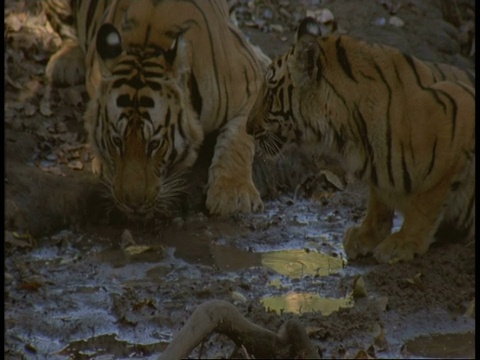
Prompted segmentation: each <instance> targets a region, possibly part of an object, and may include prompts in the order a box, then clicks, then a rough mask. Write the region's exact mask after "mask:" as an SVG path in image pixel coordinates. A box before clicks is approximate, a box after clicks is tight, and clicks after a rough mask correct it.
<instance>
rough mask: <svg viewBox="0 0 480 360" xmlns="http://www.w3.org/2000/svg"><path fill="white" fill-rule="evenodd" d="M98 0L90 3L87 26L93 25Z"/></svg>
mask: <svg viewBox="0 0 480 360" xmlns="http://www.w3.org/2000/svg"><path fill="white" fill-rule="evenodd" d="M97 2H98V0H92V1H91V2H90V4H89V5H88V10H87V20H86V22H85V26H87V27H90V26H92V25H93V24H92V20H93V15H95V10H96V9H97ZM87 33H88V30H87Z"/></svg>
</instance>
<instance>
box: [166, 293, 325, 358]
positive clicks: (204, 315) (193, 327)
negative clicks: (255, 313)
mask: <svg viewBox="0 0 480 360" xmlns="http://www.w3.org/2000/svg"><path fill="white" fill-rule="evenodd" d="M212 332H217V333H220V334H223V335H226V336H228V337H229V338H230V339H231V340H232V341H233V342H234V343H235V344H236V345H237V346H238V347H241V346H242V345H243V346H244V347H245V349H246V350H247V352H248V353H249V354H251V355H253V356H254V357H255V358H256V359H258V358H277V359H279V358H302V359H305V358H310V359H319V358H320V357H319V355H318V352H317V351H316V350H315V348H314V346H313V345H312V343H311V342H310V340H309V338H308V335H307V333H306V332H305V329H304V328H303V326H302V325H301V324H300V323H299V322H297V321H295V320H289V321H287V322H285V323H284V324H283V325H282V327H281V328H280V330H279V331H278V333H277V334H275V333H273V332H272V331H270V330H267V329H264V328H262V327H260V326H258V325H256V324H254V323H252V322H250V321H249V320H247V319H245V318H244V317H243V315H242V314H240V312H239V311H238V310H237V309H236V308H235V306H233V305H232V304H230V303H228V302H226V301H221V300H213V301H209V302H206V303H204V304H202V305H200V306H199V307H198V308H197V309H196V310H195V311H194V312H193V314H192V316H191V317H190V318H189V319H188V321H187V323H186V324H185V325H184V326H183V328H182V329H181V330H180V331H179V332H178V334H177V335H176V336H175V338H174V339H173V340H172V342H171V343H170V344H169V345H168V347H167V348H166V349H165V351H164V352H163V353H162V355H161V356H160V360H167V359H168V360H174V359H181V358H184V357H187V356H188V355H189V354H190V353H191V352H192V350H193V349H194V348H195V347H196V346H197V345H198V344H200V343H201V342H202V341H204V340H205V338H207V337H208V336H209V335H210V334H211V333H212Z"/></svg>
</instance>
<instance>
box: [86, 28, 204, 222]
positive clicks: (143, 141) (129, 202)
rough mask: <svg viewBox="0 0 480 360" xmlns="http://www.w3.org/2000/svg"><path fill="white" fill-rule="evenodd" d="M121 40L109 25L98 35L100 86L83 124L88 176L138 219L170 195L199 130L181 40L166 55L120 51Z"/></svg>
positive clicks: (191, 155)
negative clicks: (92, 158) (90, 160)
mask: <svg viewBox="0 0 480 360" xmlns="http://www.w3.org/2000/svg"><path fill="white" fill-rule="evenodd" d="M121 41H122V40H121V36H120V34H119V32H118V31H117V30H116V28H115V27H114V26H112V25H110V24H105V25H102V27H101V28H100V29H99V31H98V34H97V37H96V48H97V51H98V66H99V68H100V73H101V80H100V82H99V86H98V88H92V89H91V90H90V93H94V92H95V93H96V94H95V95H94V96H93V99H96V101H90V102H89V105H88V108H87V111H86V115H85V118H86V124H87V127H88V128H87V130H88V132H89V134H90V137H91V139H90V144H92V145H93V150H94V153H95V154H97V156H98V159H96V161H97V164H99V167H100V168H99V167H97V168H96V169H95V168H94V170H95V171H97V172H98V173H99V174H101V175H102V176H103V177H104V179H105V180H106V182H107V184H109V185H110V188H111V191H112V192H113V194H112V195H113V198H114V199H115V200H116V203H117V205H118V207H119V208H120V209H121V210H123V211H125V212H126V213H129V214H137V215H145V214H151V213H152V212H153V210H155V208H156V207H157V206H162V207H166V206H169V205H171V204H170V202H169V200H172V199H173V198H174V197H175V196H176V195H178V193H177V191H180V190H181V189H182V187H181V186H180V185H181V178H180V177H179V175H180V174H182V170H184V169H187V168H188V167H190V166H191V165H192V164H193V163H194V162H195V160H196V157H197V151H198V148H199V147H200V145H201V144H202V141H203V131H202V127H201V125H200V121H199V119H198V114H197V113H196V112H195V110H194V108H193V106H192V104H191V101H190V86H189V81H190V77H189V73H188V71H187V70H186V68H185V67H184V66H183V64H182V61H184V60H183V59H184V58H185V56H186V54H185V44H184V41H183V39H182V38H181V36H180V37H178V38H177V39H176V40H175V42H174V44H173V46H172V48H171V49H168V50H167V51H164V50H162V49H161V48H155V47H152V48H148V47H146V48H131V49H128V50H124V49H123V48H122V43H121ZM174 63H175V64H174ZM99 160H100V161H99Z"/></svg>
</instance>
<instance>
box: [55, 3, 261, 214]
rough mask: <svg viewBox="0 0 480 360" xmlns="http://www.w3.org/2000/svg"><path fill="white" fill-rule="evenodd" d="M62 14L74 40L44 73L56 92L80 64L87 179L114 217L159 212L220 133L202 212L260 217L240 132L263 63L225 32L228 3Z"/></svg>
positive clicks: (113, 6)
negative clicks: (206, 141)
mask: <svg viewBox="0 0 480 360" xmlns="http://www.w3.org/2000/svg"><path fill="white" fill-rule="evenodd" d="M58 1H59V0H50V3H52V2H53V3H55V2H58ZM69 5H70V7H71V10H72V12H73V15H74V18H75V20H76V30H77V35H78V40H74V41H70V42H69V43H68V44H67V46H66V47H65V48H63V49H61V50H60V51H59V53H58V54H56V55H54V57H53V61H50V63H49V64H48V66H47V69H48V71H47V73H48V74H49V75H50V76H51V77H52V78H53V79H54V80H56V81H57V82H62V76H63V77H67V75H64V74H68V73H69V72H71V68H73V66H72V63H73V60H74V59H75V56H76V55H75V54H78V53H80V54H82V53H83V54H84V56H85V64H86V66H85V69H86V85H87V91H88V94H89V96H90V101H89V104H88V108H87V111H86V114H85V120H86V128H87V130H88V133H89V139H90V143H91V145H92V148H93V150H94V154H95V156H96V159H95V163H94V171H96V172H97V173H101V174H102V176H103V178H105V179H106V181H107V183H108V184H109V185H110V188H111V192H112V194H113V197H114V199H115V200H116V203H117V205H118V206H119V208H120V209H122V210H123V211H125V212H126V213H128V214H136V215H145V214H148V213H151V212H152V210H154V209H155V208H157V207H161V206H162V200H165V199H166V198H168V197H170V196H171V195H172V194H173V193H174V190H175V188H176V186H175V184H177V182H176V180H178V174H180V173H181V172H182V171H184V170H185V169H187V168H189V167H190V166H191V165H192V164H193V163H194V162H195V160H196V158H197V151H198V149H199V147H200V145H201V144H202V141H203V138H204V135H205V134H208V133H211V132H213V131H215V130H218V131H219V135H218V137H217V142H216V145H215V150H214V156H213V160H212V163H211V166H210V168H209V177H208V184H207V188H208V189H207V197H206V206H207V209H208V210H209V211H210V213H212V214H218V215H227V214H231V213H234V212H236V211H240V212H250V211H257V210H261V209H262V208H263V203H262V200H261V198H260V196H259V193H258V191H257V189H256V187H255V185H254V184H253V182H252V170H251V169H252V167H251V165H252V161H253V155H254V144H253V139H252V137H251V136H249V135H247V133H246V131H245V126H246V120H247V116H248V113H249V110H250V109H251V106H252V105H253V102H254V101H255V96H256V94H257V92H258V90H259V88H260V84H261V81H262V76H263V73H264V70H265V68H266V66H267V64H268V63H269V59H268V58H267V57H266V56H265V55H263V53H261V52H260V51H259V50H258V49H257V48H254V47H253V46H252V45H251V44H250V43H249V42H248V41H247V40H246V39H245V37H244V36H243V35H242V33H241V32H240V30H239V29H238V28H237V27H235V26H234V25H233V23H232V22H231V21H230V18H229V14H228V8H227V4H226V2H225V1H224V0H156V1H155V0H117V1H94V0H91V1H75V0H72V1H71V2H70V4H69ZM47 9H48V11H49V12H52V10H53V11H54V9H52V6H47ZM47 13H48V12H47ZM50 18H52V17H51V16H50ZM63 18H65V15H64V16H63ZM75 42H76V44H75ZM72 43H73V45H72ZM79 47H80V48H81V50H82V51H81V52H79V51H78V49H79ZM72 54H74V55H73V56H72ZM65 59H67V60H65ZM78 73H81V71H78ZM77 77H78V76H76V75H73V76H70V79H69V80H70V81H72V79H76V78H77ZM59 79H60V80H59Z"/></svg>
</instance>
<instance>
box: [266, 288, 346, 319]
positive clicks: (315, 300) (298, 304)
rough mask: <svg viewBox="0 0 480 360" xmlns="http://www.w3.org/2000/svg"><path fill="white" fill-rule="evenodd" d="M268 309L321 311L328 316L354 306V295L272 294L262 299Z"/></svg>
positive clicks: (302, 312) (280, 311)
mask: <svg viewBox="0 0 480 360" xmlns="http://www.w3.org/2000/svg"><path fill="white" fill-rule="evenodd" d="M261 302H262V304H263V306H264V307H265V309H266V310H267V311H274V312H275V313H277V314H279V315H280V314H282V313H284V312H287V313H294V314H304V313H310V312H319V313H321V314H322V315H323V316H328V315H330V314H332V313H333V312H335V311H338V310H339V309H340V308H350V307H353V304H354V301H353V298H352V297H345V298H339V299H335V298H323V297H321V296H319V295H317V294H312V293H299V292H289V293H287V294H285V295H282V296H271V297H266V298H263V299H262V300H261Z"/></svg>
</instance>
